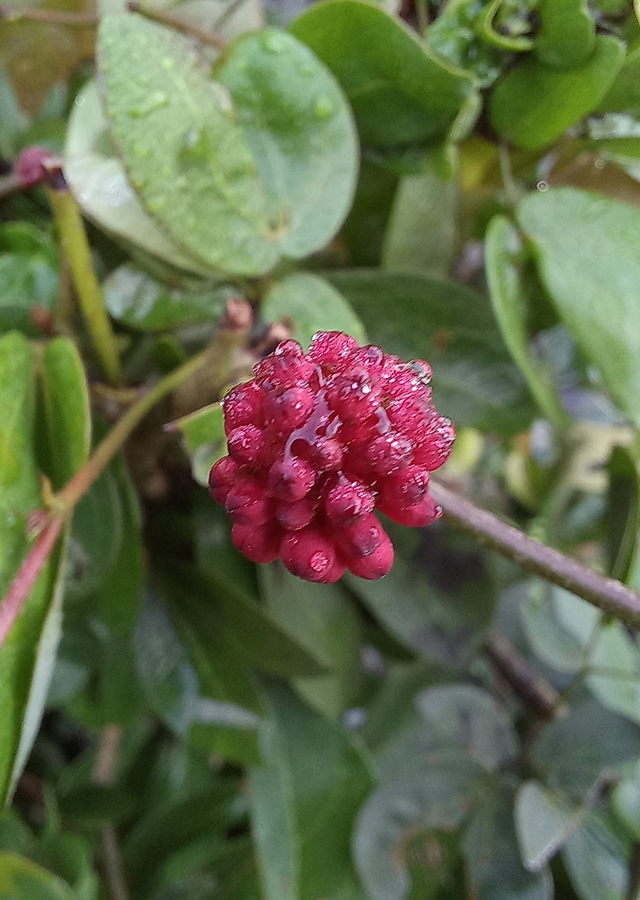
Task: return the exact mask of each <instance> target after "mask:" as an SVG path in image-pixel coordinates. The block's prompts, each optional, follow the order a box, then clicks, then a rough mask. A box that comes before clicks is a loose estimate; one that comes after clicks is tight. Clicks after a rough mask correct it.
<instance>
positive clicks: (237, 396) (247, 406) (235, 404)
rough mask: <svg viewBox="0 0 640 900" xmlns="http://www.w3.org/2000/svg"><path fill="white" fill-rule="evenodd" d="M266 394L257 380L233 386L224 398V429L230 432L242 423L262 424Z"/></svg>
mask: <svg viewBox="0 0 640 900" xmlns="http://www.w3.org/2000/svg"><path fill="white" fill-rule="evenodd" d="M263 400H264V394H263V392H262V389H261V388H260V385H258V384H256V382H255V381H246V382H244V383H243V384H237V385H236V386H235V387H233V388H231V390H230V391H229V393H228V394H226V395H225V397H224V399H223V400H222V411H223V413H224V431H225V434H227V435H228V434H230V433H231V432H232V431H233V430H234V428H239V427H240V426H241V425H260V422H261V413H262V403H263Z"/></svg>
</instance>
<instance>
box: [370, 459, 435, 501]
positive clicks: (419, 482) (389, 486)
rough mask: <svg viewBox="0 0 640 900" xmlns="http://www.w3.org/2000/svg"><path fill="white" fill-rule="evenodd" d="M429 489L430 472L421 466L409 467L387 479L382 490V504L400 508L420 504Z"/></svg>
mask: <svg viewBox="0 0 640 900" xmlns="http://www.w3.org/2000/svg"><path fill="white" fill-rule="evenodd" d="M428 489H429V472H428V471H427V470H426V469H423V468H422V467H421V466H414V465H411V466H407V467H406V469H403V470H402V471H401V472H398V473H397V474H396V475H391V476H390V477H389V478H386V479H385V480H384V482H383V483H382V485H381V489H380V502H381V503H389V504H391V505H393V506H398V507H400V508H405V509H406V508H407V507H409V506H415V505H416V503H420V501H421V500H422V498H423V497H424V495H425V494H426V493H427V490H428Z"/></svg>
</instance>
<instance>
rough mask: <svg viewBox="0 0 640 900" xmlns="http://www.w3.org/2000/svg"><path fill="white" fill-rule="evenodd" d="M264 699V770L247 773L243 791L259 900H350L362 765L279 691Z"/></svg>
mask: <svg viewBox="0 0 640 900" xmlns="http://www.w3.org/2000/svg"><path fill="white" fill-rule="evenodd" d="M268 697H269V710H270V717H269V719H268V720H267V721H266V722H265V724H264V732H263V746H264V754H265V759H266V765H265V766H264V767H263V768H258V769H252V770H251V772H250V791H249V796H250V806H251V818H252V825H253V832H254V836H255V841H256V846H257V853H258V860H259V864H260V869H261V876H262V885H263V890H264V892H265V897H266V898H267V900H315V898H318V897H337V898H338V897H342V896H344V897H345V900H347V898H348V897H349V896H352V897H353V900H356V898H357V897H358V896H359V895H358V894H355V895H354V894H351V895H350V894H349V893H348V888H349V886H350V885H353V884H354V882H355V875H354V872H353V866H352V863H351V859H350V852H349V850H350V838H351V831H352V827H353V821H354V818H355V816H356V813H357V811H358V809H359V807H360V806H361V804H362V802H363V800H364V799H365V797H366V796H367V794H368V792H369V791H370V789H371V775H370V773H369V770H368V767H367V763H366V760H365V759H364V757H363V756H362V754H361V752H360V751H359V750H358V749H356V747H355V745H354V744H352V743H351V741H350V739H349V737H348V735H347V734H346V732H344V731H343V730H342V728H340V727H339V726H338V725H336V724H333V723H331V722H328V721H327V720H326V719H324V718H323V717H322V716H319V715H318V714H317V713H314V712H311V710H309V709H308V707H306V706H304V705H303V704H302V703H301V701H300V700H298V699H297V698H296V697H295V695H293V694H292V693H291V692H290V691H289V690H288V689H287V688H285V687H280V686H277V687H276V686H273V687H272V688H271V689H270V690H269V695H268ZM343 891H344V892H345V893H344V894H343V893H342V892H343ZM360 900H362V898H361V897H360Z"/></svg>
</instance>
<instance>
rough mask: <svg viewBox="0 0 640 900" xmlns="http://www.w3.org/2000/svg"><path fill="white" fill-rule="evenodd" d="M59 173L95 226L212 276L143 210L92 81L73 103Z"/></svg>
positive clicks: (154, 254)
mask: <svg viewBox="0 0 640 900" xmlns="http://www.w3.org/2000/svg"><path fill="white" fill-rule="evenodd" d="M64 174H65V178H66V179H67V181H68V182H69V185H70V187H71V190H72V191H73V193H74V196H75V198H76V200H77V201H78V203H79V204H80V206H81V208H82V211H83V212H84V214H85V215H86V216H88V217H89V218H90V219H92V220H93V221H94V222H95V223H96V224H97V225H98V226H99V227H100V228H103V229H104V230H105V231H107V232H108V233H109V234H112V235H114V236H115V237H117V238H119V239H120V240H124V241H126V242H127V243H128V244H133V245H134V246H135V247H139V248H140V249H142V250H144V251H145V252H146V253H150V254H151V255H152V256H154V257H159V258H160V259H162V260H164V261H165V262H167V263H169V264H170V265H172V266H176V267H178V268H179V269H184V270H186V271H188V272H193V273H197V274H201V275H209V276H211V274H212V273H211V270H210V268H209V267H206V266H204V265H203V264H202V263H200V262H198V261H197V260H196V259H195V257H193V256H191V254H189V253H187V252H186V251H185V250H184V249H183V248H181V247H180V246H179V244H178V242H177V241H174V240H173V239H172V238H170V237H169V236H168V235H167V234H166V233H165V232H164V231H162V230H161V228H160V227H159V226H158V225H156V223H155V221H154V220H153V219H152V218H151V216H150V215H149V214H148V213H147V212H146V211H145V210H144V208H143V206H142V203H141V202H140V200H139V198H138V195H137V194H136V193H135V191H134V189H133V188H132V186H131V184H130V182H129V181H128V179H127V174H126V172H125V169H124V166H123V165H122V163H121V162H120V160H119V159H118V157H117V154H116V150H115V147H114V145H113V140H112V138H111V135H110V134H109V130H108V122H107V119H106V117H105V114H104V112H103V109H102V105H101V103H100V98H99V96H98V89H97V86H96V83H95V81H93V80H92V81H89V82H88V83H87V84H86V85H85V87H84V88H83V89H82V91H81V92H80V94H78V97H77V98H76V101H75V103H74V106H73V110H72V112H71V116H70V117H69V124H68V128H67V139H66V145H65V154H64Z"/></svg>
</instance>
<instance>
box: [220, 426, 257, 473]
mask: <svg viewBox="0 0 640 900" xmlns="http://www.w3.org/2000/svg"><path fill="white" fill-rule="evenodd" d="M228 444H229V456H231V458H232V459H233V460H234V462H236V463H237V464H238V465H239V466H251V467H253V466H256V465H258V463H259V462H260V461H261V460H262V458H263V457H264V452H265V448H266V441H265V437H264V433H263V432H262V431H261V430H260V429H259V428H256V426H255V425H240V427H239V428H234V429H233V431H232V432H231V434H230V435H229V438H228Z"/></svg>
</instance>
